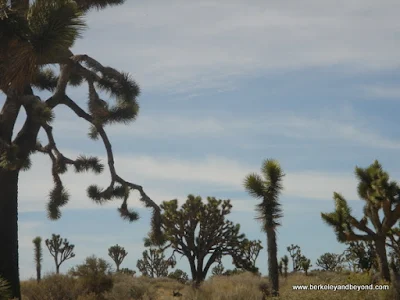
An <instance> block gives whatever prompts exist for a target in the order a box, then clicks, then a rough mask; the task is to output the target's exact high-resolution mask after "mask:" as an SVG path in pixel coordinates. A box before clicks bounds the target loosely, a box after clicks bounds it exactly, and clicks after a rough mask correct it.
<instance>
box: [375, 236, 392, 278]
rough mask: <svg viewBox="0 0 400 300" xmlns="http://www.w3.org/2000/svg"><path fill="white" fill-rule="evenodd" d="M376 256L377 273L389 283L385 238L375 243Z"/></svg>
mask: <svg viewBox="0 0 400 300" xmlns="http://www.w3.org/2000/svg"><path fill="white" fill-rule="evenodd" d="M375 249H376V254H377V256H378V263H379V271H380V273H381V277H382V279H384V280H386V281H388V282H390V271H389V263H388V259H387V254H386V244H385V238H384V237H383V238H381V239H378V240H376V241H375Z"/></svg>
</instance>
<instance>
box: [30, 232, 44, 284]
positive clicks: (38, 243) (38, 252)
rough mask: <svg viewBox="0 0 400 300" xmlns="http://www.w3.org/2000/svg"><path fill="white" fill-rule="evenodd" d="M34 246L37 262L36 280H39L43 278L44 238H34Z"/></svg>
mask: <svg viewBox="0 0 400 300" xmlns="http://www.w3.org/2000/svg"><path fill="white" fill-rule="evenodd" d="M32 242H33V244H34V246H35V248H34V252H35V254H34V257H35V264H36V280H37V281H38V282H39V281H40V279H41V273H42V260H43V251H42V238H41V237H40V236H38V237H36V238H34V239H33V241H32Z"/></svg>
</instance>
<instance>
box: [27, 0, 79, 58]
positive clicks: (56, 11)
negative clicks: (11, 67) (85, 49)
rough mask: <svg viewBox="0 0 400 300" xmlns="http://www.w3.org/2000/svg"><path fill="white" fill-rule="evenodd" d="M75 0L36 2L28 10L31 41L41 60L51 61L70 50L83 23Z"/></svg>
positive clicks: (40, 0)
mask: <svg viewBox="0 0 400 300" xmlns="http://www.w3.org/2000/svg"><path fill="white" fill-rule="evenodd" d="M82 17H83V13H82V11H81V10H80V9H79V7H78V5H77V4H76V3H75V1H70V0H54V1H47V0H36V1H34V2H33V4H32V5H31V7H30V8H29V11H28V16H27V20H28V24H29V28H30V30H31V33H30V42H31V44H32V46H33V48H34V50H35V53H36V55H37V56H39V58H40V59H42V60H44V59H45V60H47V61H48V60H53V59H56V58H57V56H59V55H60V53H62V52H63V51H66V50H67V49H69V48H71V47H72V46H73V44H74V42H75V41H76V39H77V38H79V37H80V36H81V33H82V31H83V29H85V27H86V24H85V22H84V19H83V18H82Z"/></svg>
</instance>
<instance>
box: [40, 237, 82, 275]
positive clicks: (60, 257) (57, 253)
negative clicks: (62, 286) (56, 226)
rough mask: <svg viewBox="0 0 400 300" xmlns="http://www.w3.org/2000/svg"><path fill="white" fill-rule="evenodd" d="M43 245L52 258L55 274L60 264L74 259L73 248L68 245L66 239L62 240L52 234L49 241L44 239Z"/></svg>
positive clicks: (58, 271)
mask: <svg viewBox="0 0 400 300" xmlns="http://www.w3.org/2000/svg"><path fill="white" fill-rule="evenodd" d="M45 243H46V246H47V249H49V252H50V254H51V256H53V258H54V263H55V265H56V273H57V274H59V273H60V266H61V264H62V263H63V262H64V261H66V260H68V259H71V258H73V257H75V253H74V252H73V251H74V248H75V246H74V245H72V244H70V243H69V242H68V240H67V239H63V238H61V237H60V235H56V234H53V235H52V237H51V239H46V241H45Z"/></svg>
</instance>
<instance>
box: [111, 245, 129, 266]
mask: <svg viewBox="0 0 400 300" xmlns="http://www.w3.org/2000/svg"><path fill="white" fill-rule="evenodd" d="M127 255H128V252H126V251H125V249H124V247H121V246H119V245H118V244H117V245H115V246H112V247H110V248H108V256H109V257H111V259H112V260H113V261H114V262H115V265H116V266H117V272H119V266H120V265H121V264H122V262H123V261H124V258H125V257H126V256H127Z"/></svg>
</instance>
